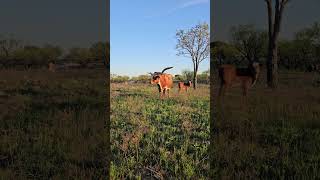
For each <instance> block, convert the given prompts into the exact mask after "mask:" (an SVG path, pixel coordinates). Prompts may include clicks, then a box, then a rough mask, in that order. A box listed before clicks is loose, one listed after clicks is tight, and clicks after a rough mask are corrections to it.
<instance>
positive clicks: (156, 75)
mask: <svg viewBox="0 0 320 180" xmlns="http://www.w3.org/2000/svg"><path fill="white" fill-rule="evenodd" d="M171 68H173V67H167V68H164V69H163V70H162V71H161V72H154V73H149V74H150V75H151V81H150V83H151V84H159V83H160V77H161V76H162V74H163V73H164V72H165V71H166V70H168V69H171Z"/></svg>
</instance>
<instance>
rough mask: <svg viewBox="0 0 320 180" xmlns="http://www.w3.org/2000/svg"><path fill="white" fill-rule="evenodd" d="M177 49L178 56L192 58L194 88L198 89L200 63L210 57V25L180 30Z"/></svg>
mask: <svg viewBox="0 0 320 180" xmlns="http://www.w3.org/2000/svg"><path fill="white" fill-rule="evenodd" d="M176 38H177V40H178V43H177V46H176V49H177V51H178V53H177V55H178V56H185V57H191V60H192V63H193V88H194V89H196V87H197V73H198V70H199V65H200V63H201V62H202V61H203V60H205V59H207V58H208V57H209V53H210V45H209V42H210V41H209V25H208V24H207V23H199V24H198V25H196V26H195V27H192V28H191V29H189V30H178V31H177V33H176Z"/></svg>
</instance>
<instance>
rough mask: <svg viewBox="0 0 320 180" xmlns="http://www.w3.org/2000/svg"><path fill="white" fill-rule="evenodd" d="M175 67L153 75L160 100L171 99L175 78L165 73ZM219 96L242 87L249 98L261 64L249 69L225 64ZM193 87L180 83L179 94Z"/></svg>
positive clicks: (254, 63)
mask: <svg viewBox="0 0 320 180" xmlns="http://www.w3.org/2000/svg"><path fill="white" fill-rule="evenodd" d="M171 68H173V67H167V68H164V69H163V70H162V71H161V72H154V73H150V74H151V84H156V85H157V86H158V90H159V95H160V98H162V97H165V96H166V95H167V97H169V92H170V89H171V88H172V87H173V76H172V75H171V74H167V73H164V72H165V71H166V70H168V69H171ZM218 72H219V78H220V84H219V85H220V87H219V93H218V94H219V96H224V95H225V92H226V91H227V90H228V89H229V88H230V87H232V86H237V85H240V87H241V88H242V94H243V96H247V94H248V90H249V89H250V88H251V87H253V86H254V84H255V83H256V82H257V79H258V76H259V73H260V64H259V63H258V62H252V63H250V64H249V66H248V67H247V68H236V66H235V65H231V64H224V65H221V66H220V67H219V71H218ZM191 86H192V82H191V81H190V80H189V81H187V82H178V88H179V93H180V92H181V91H182V90H185V91H186V92H187V91H188V89H189V88H190V87H191Z"/></svg>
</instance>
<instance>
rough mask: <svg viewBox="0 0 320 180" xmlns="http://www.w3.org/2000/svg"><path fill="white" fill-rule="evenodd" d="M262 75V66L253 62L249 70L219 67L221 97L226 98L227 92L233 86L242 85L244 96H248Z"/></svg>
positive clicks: (227, 66) (227, 65)
mask: <svg viewBox="0 0 320 180" xmlns="http://www.w3.org/2000/svg"><path fill="white" fill-rule="evenodd" d="M259 73H260V64H259V63H258V62H253V63H251V64H249V66H248V68H236V67H235V66H234V65H231V64H225V65H221V66H220V67H219V77H220V80H221V83H220V89H219V96H224V94H225V92H226V91H227V90H228V89H229V88H230V87H232V86H234V85H236V84H240V85H241V88H242V94H243V96H247V94H248V90H249V88H250V87H253V86H254V84H255V83H256V82H257V79H258V76H259Z"/></svg>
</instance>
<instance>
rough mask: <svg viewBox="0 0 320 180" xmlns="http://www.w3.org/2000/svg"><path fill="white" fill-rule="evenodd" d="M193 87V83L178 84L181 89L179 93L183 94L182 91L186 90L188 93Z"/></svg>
mask: <svg viewBox="0 0 320 180" xmlns="http://www.w3.org/2000/svg"><path fill="white" fill-rule="evenodd" d="M191 86H192V82H191V81H188V82H179V83H178V87H179V93H180V92H181V90H182V89H184V90H186V92H187V91H188V88H190V87H191Z"/></svg>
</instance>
